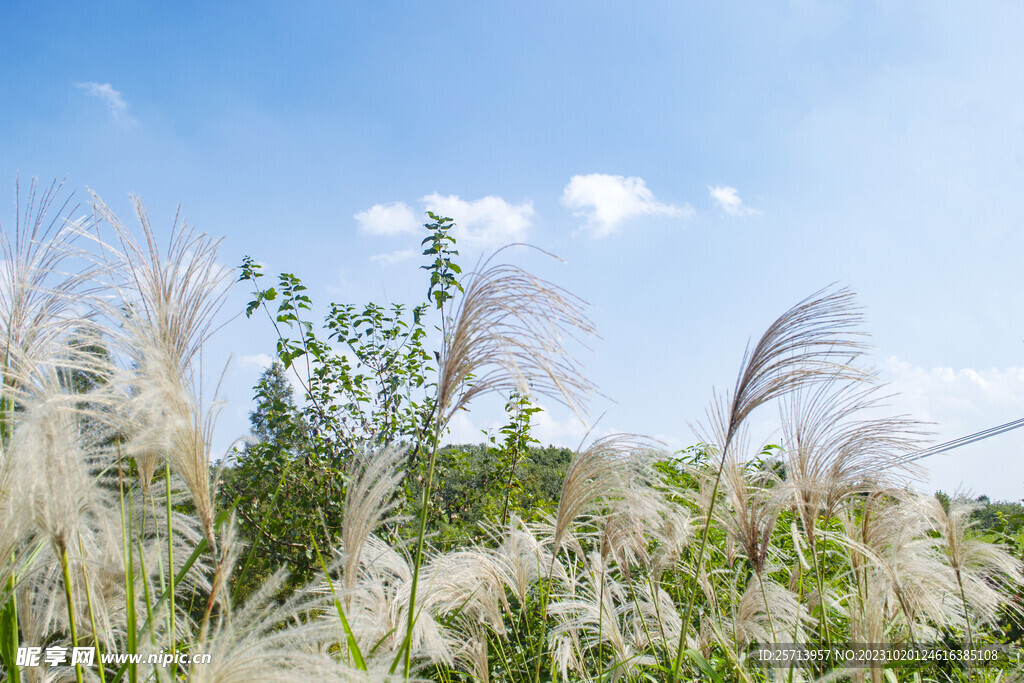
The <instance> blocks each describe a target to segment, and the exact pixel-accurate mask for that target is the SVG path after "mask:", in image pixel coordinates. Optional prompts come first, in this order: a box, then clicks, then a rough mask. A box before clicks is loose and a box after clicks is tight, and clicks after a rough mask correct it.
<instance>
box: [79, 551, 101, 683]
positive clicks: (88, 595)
mask: <svg viewBox="0 0 1024 683" xmlns="http://www.w3.org/2000/svg"><path fill="white" fill-rule="evenodd" d="M78 552H80V553H81V554H82V557H85V544H83V543H82V534H81V532H79V534H78ZM82 580H83V581H84V582H85V600H86V604H87V605H88V606H89V623H90V624H91V625H92V641H93V647H95V648H96V664H97V665H98V666H99V672H100V680H101V681H105V680H107V677H106V674H105V673H104V672H103V650H102V648H101V647H100V633H99V630H98V629H97V628H96V613H95V611H94V610H93V607H92V590H91V589H90V588H89V572H87V571H83V572H82Z"/></svg>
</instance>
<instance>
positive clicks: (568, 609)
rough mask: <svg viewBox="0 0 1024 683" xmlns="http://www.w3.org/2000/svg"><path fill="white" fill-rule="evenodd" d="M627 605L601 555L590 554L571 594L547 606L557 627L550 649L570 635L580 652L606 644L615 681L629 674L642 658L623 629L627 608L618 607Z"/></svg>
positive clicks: (623, 588) (552, 634) (551, 638)
mask: <svg viewBox="0 0 1024 683" xmlns="http://www.w3.org/2000/svg"><path fill="white" fill-rule="evenodd" d="M626 602H627V598H626V588H625V586H623V585H622V584H621V583H620V582H619V581H618V580H617V579H616V578H615V577H614V576H613V575H612V573H611V572H610V571H609V569H608V567H607V566H606V565H605V564H604V561H603V560H602V558H601V555H600V553H593V554H592V555H591V556H590V557H589V558H588V562H587V567H586V569H585V571H584V572H583V574H582V576H581V577H580V581H579V582H578V583H577V584H576V586H575V587H574V590H573V591H572V593H571V594H568V595H563V596H558V597H557V598H556V599H555V600H553V601H552V603H551V604H550V605H549V606H548V612H549V613H550V614H551V615H552V616H553V617H554V618H555V620H556V624H557V625H556V626H555V627H554V628H553V629H552V630H551V633H550V635H549V639H550V640H551V645H552V647H554V646H555V645H556V643H557V639H558V637H559V636H561V635H563V634H569V635H570V636H571V638H572V640H573V641H574V642H575V643H578V645H579V647H580V648H582V649H583V650H587V649H590V648H593V647H596V646H598V645H599V644H602V643H604V644H607V645H609V646H611V648H612V651H613V653H614V658H615V664H614V666H613V669H614V670H615V672H616V673H615V677H616V678H617V677H619V676H621V675H623V674H628V673H629V672H630V671H631V670H632V669H633V668H634V667H635V666H636V665H637V664H640V663H642V658H640V657H638V656H637V652H636V650H635V648H634V643H633V642H632V641H631V639H630V637H629V634H630V632H629V631H628V630H627V629H626V628H624V624H623V614H624V613H625V612H626V609H627V608H621V607H620V605H623V604H625V603H626Z"/></svg>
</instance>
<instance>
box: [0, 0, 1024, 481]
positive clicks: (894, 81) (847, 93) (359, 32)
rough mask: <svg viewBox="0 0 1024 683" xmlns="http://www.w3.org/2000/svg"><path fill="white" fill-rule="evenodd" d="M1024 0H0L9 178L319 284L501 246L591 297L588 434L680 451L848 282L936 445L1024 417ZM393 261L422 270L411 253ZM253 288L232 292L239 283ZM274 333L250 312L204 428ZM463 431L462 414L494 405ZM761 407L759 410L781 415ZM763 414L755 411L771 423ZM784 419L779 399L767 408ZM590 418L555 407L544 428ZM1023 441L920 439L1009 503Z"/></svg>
mask: <svg viewBox="0 0 1024 683" xmlns="http://www.w3.org/2000/svg"><path fill="white" fill-rule="evenodd" d="M1022 14H1024V8H1022V7H1021V6H1019V5H1014V4H1011V3H1005V4H999V3H992V4H986V5H985V6H984V13H981V12H979V11H978V10H977V9H976V8H975V7H974V6H971V5H962V4H953V3H931V2H930V3H924V2H920V3H900V2H886V3H877V4H872V3H848V4H845V5H840V4H839V3H814V2H791V3H788V4H787V3H775V4H774V5H773V6H771V7H769V6H767V3H746V4H742V3H714V4H707V3H704V4H697V3H694V4H693V5H692V6H684V5H683V4H682V3H669V2H665V3H644V4H642V5H641V6H640V7H636V6H634V5H633V4H626V3H616V4H612V3H600V2H562V3H533V2H518V3H507V4H503V5H502V4H497V3H468V2H467V3H446V4H436V3H433V4H431V5H430V6H428V5H426V4H415V3H383V2H382V3H364V4H362V5H358V6H356V5H350V6H344V5H341V4H340V3H288V4H282V3H258V2H252V3H221V4H216V3H203V4H199V3H175V4H174V5H170V6H166V7H157V6H153V5H152V4H150V3H104V4H103V5H102V6H85V5H81V4H72V3H60V4H57V3H29V2H14V3H8V4H7V5H6V7H5V13H4V17H5V25H6V28H7V30H6V31H5V36H4V41H3V42H2V43H0V101H2V103H3V104H2V106H0V175H2V174H4V173H5V174H6V175H7V183H8V184H7V186H8V188H9V190H8V192H7V193H6V197H7V199H6V200H5V201H4V202H3V203H2V204H0V220H2V221H3V222H4V223H5V224H8V222H9V221H11V219H12V217H13V209H14V199H13V194H14V193H13V188H14V179H15V177H16V176H17V174H19V173H20V174H21V176H22V177H23V178H30V177H35V176H38V177H40V178H41V179H50V178H54V177H57V178H63V177H67V179H68V185H69V186H70V187H73V188H76V189H77V190H78V192H79V197H80V198H82V199H83V200H84V199H85V198H86V197H87V195H86V193H85V190H84V188H85V187H89V188H92V189H93V190H94V191H96V192H97V193H99V195H100V196H102V197H103V198H104V199H105V200H106V201H107V202H108V203H109V204H110V205H111V206H112V207H113V208H114V209H115V210H116V211H118V212H119V213H120V214H121V215H122V217H123V218H125V219H127V218H128V217H129V208H128V206H129V205H128V201H127V197H128V194H129V193H132V192H134V193H136V194H138V195H140V196H141V197H142V198H143V200H144V201H145V202H146V204H147V206H148V208H149V212H150V216H151V217H152V218H153V220H154V222H155V224H156V225H157V226H165V228H169V226H170V224H171V222H172V220H173V216H174V212H175V210H176V207H177V206H178V205H179V204H180V205H181V206H182V210H183V215H185V216H186V217H187V218H188V219H189V221H190V222H191V223H193V224H195V225H197V226H198V227H199V228H201V229H202V230H205V231H207V232H209V233H211V234H214V235H223V236H224V238H225V239H224V242H223V246H222V251H221V253H222V260H223V262H224V263H225V264H227V265H237V263H239V262H240V261H241V258H242V256H243V254H250V255H252V256H253V257H254V258H256V259H257V260H259V261H262V262H264V263H265V264H266V267H267V269H268V270H269V271H271V272H280V271H290V272H295V273H297V274H299V275H300V276H301V277H303V279H304V280H305V281H306V282H307V284H308V285H309V286H310V289H311V291H312V293H313V294H314V296H315V297H316V298H317V300H319V301H323V302H326V301H327V300H329V299H333V300H338V301H351V302H364V301H367V300H370V299H373V300H385V299H387V300H392V301H402V300H412V299H413V298H415V297H416V296H417V295H419V293H420V292H421V290H422V281H421V276H420V273H419V272H417V270H416V268H415V266H416V265H418V264H417V261H416V258H418V257H416V256H413V257H412V258H407V257H408V252H409V250H413V251H415V249H416V247H417V246H418V242H419V239H418V237H417V234H416V233H415V231H414V230H413V229H412V228H411V227H410V226H415V225H416V224H417V223H419V222H422V220H421V219H422V216H423V212H424V211H425V210H426V209H427V208H431V207H433V208H437V209H442V210H445V211H446V212H447V213H449V214H450V215H453V217H454V218H456V219H457V220H459V221H460V222H461V223H462V229H463V233H462V238H463V239H462V242H461V243H460V246H462V247H463V256H464V263H472V262H473V261H474V260H475V258H476V255H477V254H479V253H481V252H482V251H484V250H486V249H489V248H491V247H493V246H494V245H496V244H498V243H500V242H502V241H504V240H508V239H519V240H523V241H528V242H530V243H533V244H536V245H537V246H540V247H543V248H545V249H548V250H550V251H553V252H555V253H557V254H559V255H560V256H562V257H563V258H565V259H566V263H565V264H557V265H556V264H554V263H547V262H544V261H541V260H538V259H536V258H533V257H525V256H524V257H522V259H521V261H520V262H521V263H523V264H524V265H528V266H530V267H531V268H537V269H539V270H540V272H541V274H543V275H544V276H545V277H548V278H550V279H553V280H554V281H556V282H557V283H558V284H561V285H563V286H565V287H566V288H568V289H569V290H571V291H573V292H575V293H576V294H578V295H580V296H582V297H583V298H584V299H586V300H587V301H589V302H590V303H591V304H592V305H593V308H592V316H593V318H594V319H595V321H596V322H597V324H598V326H599V327H600V330H601V334H602V340H601V341H599V342H596V343H595V344H594V345H593V352H592V353H584V354H583V361H584V363H585V364H586V366H587V368H588V372H589V375H590V377H591V378H592V379H593V380H594V381H595V382H596V383H597V384H599V385H600V387H601V388H602V390H603V392H604V393H605V394H606V395H607V396H609V397H610V398H612V399H614V400H615V401H616V402H614V403H613V402H611V401H605V400H598V401H596V402H595V403H594V407H593V414H594V415H595V416H596V415H600V414H603V415H604V417H603V419H602V421H601V426H600V429H618V430H628V431H633V432H641V433H648V434H653V435H658V436H660V437H662V438H663V439H665V440H666V441H667V442H669V443H670V444H671V445H673V446H680V445H684V444H687V443H690V442H692V441H693V436H692V434H691V432H690V430H689V427H688V423H689V422H692V421H693V420H695V419H699V418H700V417H701V416H702V415H703V411H704V407H705V405H706V404H707V402H708V400H709V399H710V397H711V390H712V387H715V386H717V387H723V388H724V387H727V386H730V385H731V383H732V381H733V378H734V375H735V372H736V369H737V366H738V363H739V359H740V357H741V356H742V352H743V348H744V346H745V344H746V342H747V340H748V339H749V338H751V337H756V336H757V335H759V334H760V332H761V331H762V330H763V329H764V327H765V326H766V325H767V324H768V323H769V322H770V321H771V320H772V319H773V318H774V317H776V316H777V315H778V314H779V313H781V312H782V311H784V310H785V309H786V308H787V307H789V306H790V305H791V304H793V303H795V302H796V301H798V300H800V299H801V298H803V297H804V296H806V295H808V294H810V293H811V292H813V291H815V290H817V289H819V288H821V287H822V286H825V285H827V284H829V283H832V282H836V281H838V282H841V283H843V284H846V285H848V286H850V287H851V288H852V289H853V290H855V291H856V292H858V293H859V294H860V297H861V302H862V304H863V305H864V307H865V309H866V314H867V319H868V324H867V329H868V331H870V332H871V333H872V334H873V340H872V341H873V344H874V347H875V348H874V351H873V352H872V355H871V359H870V360H871V362H872V363H873V364H874V365H875V366H876V367H877V368H878V370H879V372H880V373H881V374H882V376H883V377H885V378H886V379H888V380H890V381H891V382H892V383H893V389H894V390H896V391H900V392H902V393H903V395H902V397H901V398H897V399H894V400H893V403H894V409H895V410H898V411H905V412H909V413H911V414H912V415H914V416H916V417H918V418H920V419H924V420H932V421H934V422H935V423H936V424H935V426H934V428H933V429H934V431H935V432H936V439H937V440H946V439H951V438H955V437H958V436H961V435H963V434H966V433H968V432H972V431H977V430H980V429H984V428H987V427H990V426H993V425H995V424H1000V423H1002V422H1007V421H1009V420H1012V419H1016V418H1019V417H1024V319H1022V313H1024V292H1022V288H1021V277H1020V275H1019V270H1020V269H1019V267H1018V264H1017V262H1018V260H1019V255H1020V253H1021V251H1022V249H1021V248H1022V246H1024V244H1022V242H1024V237H1022V235H1021V231H1020V226H1021V223H1022V220H1024V192H1022V187H1024V183H1022V181H1024V70H1022V69H1021V67H1020V65H1021V64H1022V63H1024V54H1022V53H1024V46H1022V44H1021V42H1020V40H1019V31H1018V29H1019V27H1020V26H1021V25H1022V23H1021V20H1022V19H1024V17H1022V16H1021V15H1022ZM402 258H406V260H404V261H403V260H401V259H402ZM245 300H246V298H245V292H244V290H242V289H241V288H239V289H237V291H235V292H234V293H233V295H232V298H231V303H230V304H229V308H231V310H230V311H227V312H228V313H232V314H233V313H234V312H235V311H239V310H241V308H242V306H243V305H244V302H245ZM272 350H273V337H272V336H271V331H270V330H269V329H268V325H267V324H266V323H264V322H263V321H246V320H244V319H238V320H234V321H232V322H231V323H230V324H229V325H228V326H227V327H226V328H225V329H224V330H223V331H222V333H221V334H220V336H219V337H218V338H217V339H215V340H214V342H213V343H212V344H211V346H210V349H209V354H208V356H207V358H206V364H207V365H208V366H211V367H212V366H218V365H222V364H223V363H224V362H225V361H226V360H227V358H228V357H229V356H231V357H232V362H231V366H230V367H229V369H228V371H227V374H226V375H225V382H224V385H223V392H222V393H223V397H224V398H225V400H226V404H225V407H224V410H223V413H222V417H221V421H220V428H219V431H218V443H216V444H215V448H221V449H223V448H224V447H226V445H227V444H228V443H229V442H230V441H231V440H232V438H233V437H234V436H236V435H240V434H242V433H244V432H245V431H246V429H247V419H246V413H247V411H248V409H249V397H250V395H251V385H252V383H253V381H254V380H255V378H256V377H257V375H258V373H259V369H260V363H261V361H262V358H264V357H265V355H266V354H269V353H271V352H272ZM483 408H484V409H483V410H482V411H481V412H479V413H476V414H475V417H474V420H475V422H473V423H468V422H467V423H465V424H459V425H457V426H456V431H457V435H462V436H466V437H467V438H469V437H472V436H474V435H475V434H477V433H478V432H477V431H476V430H478V429H479V428H482V427H488V426H491V425H492V423H494V422H496V421H498V420H500V419H501V418H500V415H497V414H494V413H493V412H489V407H488V406H484V407H483ZM768 418H770V415H766V417H765V419H766V420H768ZM768 421H769V422H770V420H768ZM765 424H766V425H767V424H768V422H766V423H765ZM584 431H585V429H584V428H583V427H582V426H580V425H577V424H575V423H574V422H573V420H572V417H571V415H568V414H566V413H564V412H561V411H558V410H552V411H551V412H550V413H548V414H547V415H545V417H544V419H543V422H542V425H541V428H540V433H541V436H542V437H544V438H546V439H549V440H552V441H556V442H559V441H560V442H563V443H567V444H573V445H574V444H575V442H576V441H577V440H578V438H579V437H580V436H581V435H582V433H583V432H584ZM1022 449H1024V434H1017V433H1012V434H1007V435H1003V436H1000V437H996V438H993V439H990V440H987V441H985V442H982V443H979V444H975V445H973V446H970V447H966V448H964V449H961V450H958V451H954V452H952V453H951V454H948V455H943V456H937V457H935V458H933V459H932V460H931V461H930V462H929V466H930V468H931V470H932V475H933V480H932V482H931V483H930V484H927V485H926V486H927V487H928V488H944V489H947V490H949V489H953V488H956V487H957V486H958V485H962V486H964V487H965V488H969V489H971V490H973V491H975V492H976V493H988V494H989V495H992V496H995V497H1002V498H1021V497H1022V486H1024V458H1022V457H1021V456H1022V453H1021V451H1022Z"/></svg>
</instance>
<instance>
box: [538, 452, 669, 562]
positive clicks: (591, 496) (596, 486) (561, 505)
mask: <svg viewBox="0 0 1024 683" xmlns="http://www.w3.org/2000/svg"><path fill="white" fill-rule="evenodd" d="M654 454H655V451H654V450H653V449H652V448H651V447H650V446H649V445H648V444H647V443H646V442H645V441H644V440H642V439H638V438H637V437H635V436H631V435H627V434H618V435H613V436H609V437H605V438H602V439H598V440H597V441H595V442H594V443H592V444H591V445H590V446H589V447H587V448H585V449H583V450H582V451H578V452H577V453H576V454H575V455H574V456H573V459H572V461H571V462H570V463H569V468H568V469H567V470H566V473H565V479H564V480H563V481H562V492H561V495H560V496H559V499H558V510H557V512H556V513H555V522H554V530H553V538H552V546H551V553H552V555H557V554H558V551H559V549H560V548H561V547H562V543H563V541H564V540H565V538H566V535H567V534H568V533H569V529H570V527H571V525H572V523H573V521H574V520H575V519H576V518H577V517H579V516H581V515H583V514H585V513H589V512H593V511H595V508H596V507H597V506H598V505H599V504H600V503H601V502H602V501H604V502H609V501H613V500H616V499H620V498H623V497H625V496H626V495H627V493H628V492H629V490H630V489H632V488H633V487H642V486H647V485H649V484H650V483H651V482H652V480H654V479H655V475H654V473H653V470H652V468H651V462H652V460H653V457H654Z"/></svg>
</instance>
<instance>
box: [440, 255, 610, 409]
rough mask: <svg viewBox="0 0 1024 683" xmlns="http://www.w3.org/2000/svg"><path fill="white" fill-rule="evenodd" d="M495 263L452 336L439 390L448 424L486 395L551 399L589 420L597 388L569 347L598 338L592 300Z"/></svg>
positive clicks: (462, 306) (476, 285)
mask: <svg viewBox="0 0 1024 683" xmlns="http://www.w3.org/2000/svg"><path fill="white" fill-rule="evenodd" d="M497 253H500V251H499V252H496V253H495V255H494V256H492V257H491V258H490V259H488V260H487V261H486V262H484V263H483V264H482V267H481V268H480V269H478V270H477V272H475V273H473V274H471V275H470V276H469V278H468V279H467V282H466V284H465V291H464V294H463V296H462V298H461V301H460V302H459V305H458V308H457V309H456V311H455V314H454V317H453V320H454V322H453V324H452V327H451V329H450V330H449V331H446V334H445V339H444V346H443V351H442V353H441V368H440V372H439V383H438V391H437V404H438V410H439V413H440V416H441V419H440V422H441V424H447V422H448V421H449V420H450V419H451V417H452V416H453V415H454V414H455V413H456V412H457V411H458V410H460V409H462V408H464V407H465V406H466V405H468V404H469V402H470V401H472V400H473V399H474V398H475V397H477V396H480V395H482V394H485V393H490V392H498V393H501V394H508V393H510V392H512V391H518V392H520V393H523V394H526V393H530V394H531V395H534V396H547V397H549V398H551V399H553V400H556V401H558V402H560V403H562V404H564V405H566V406H568V407H569V408H571V409H572V410H573V411H575V412H576V413H577V415H581V414H582V411H583V409H584V403H585V401H586V398H587V396H588V395H589V394H590V393H592V392H593V391H594V389H595V387H594V385H593V384H592V383H591V382H590V381H589V380H587V379H586V378H585V377H584V376H583V375H582V373H581V371H580V368H579V366H578V364H577V363H576V362H575V361H574V360H573V356H572V353H571V352H570V349H569V346H568V343H569V342H570V341H577V342H579V341H581V340H582V338H584V337H592V336H595V335H596V331H595V328H594V325H593V323H592V322H591V321H590V320H589V319H588V318H587V316H586V314H585V304H584V302H583V301H582V300H581V299H579V298H577V297H575V296H573V295H572V294H569V293H568V292H567V291H565V290H564V289H562V288H560V287H557V286H555V285H553V284H551V283H550V282H547V281H545V280H542V279H540V278H538V277H535V276H533V275H531V274H530V273H527V272H526V271H525V270H523V269H522V268H519V267H517V266H512V265H504V264H499V265H491V261H492V260H493V259H494V257H495V256H497Z"/></svg>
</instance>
